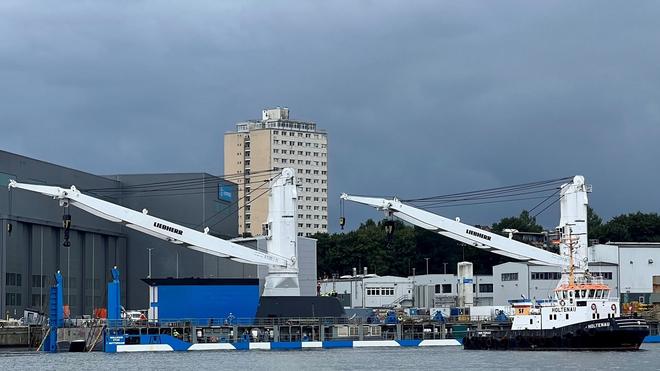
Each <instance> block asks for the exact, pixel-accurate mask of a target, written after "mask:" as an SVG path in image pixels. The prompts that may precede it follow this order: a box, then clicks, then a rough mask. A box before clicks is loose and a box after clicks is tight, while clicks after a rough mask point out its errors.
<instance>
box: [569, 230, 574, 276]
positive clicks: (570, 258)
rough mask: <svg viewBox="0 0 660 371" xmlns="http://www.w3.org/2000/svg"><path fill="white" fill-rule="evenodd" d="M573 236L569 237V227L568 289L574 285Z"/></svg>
mask: <svg viewBox="0 0 660 371" xmlns="http://www.w3.org/2000/svg"><path fill="white" fill-rule="evenodd" d="M573 249H574V245H573V236H572V235H571V227H570V226H569V227H568V257H569V261H568V287H573V286H574V285H575V264H574V261H573V259H574V258H573Z"/></svg>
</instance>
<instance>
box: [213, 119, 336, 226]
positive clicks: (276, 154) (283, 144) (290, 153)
mask: <svg viewBox="0 0 660 371" xmlns="http://www.w3.org/2000/svg"><path fill="white" fill-rule="evenodd" d="M286 167H290V168H293V169H295V170H296V177H297V179H298V182H299V184H300V187H299V188H298V226H297V227H298V235H299V236H311V235H312V234H314V233H317V232H327V231H328V137H327V134H326V132H325V131H324V130H321V129H318V128H317V126H316V124H315V123H313V122H307V121H298V120H291V119H290V118H289V109H288V108H279V107H278V108H275V109H265V110H263V111H262V117H261V120H248V121H245V122H239V123H237V124H236V131H234V132H228V133H225V135H224V172H225V173H226V174H243V175H244V176H243V177H242V178H237V179H236V180H235V181H236V183H238V187H239V188H238V198H239V199H240V200H241V201H240V202H241V204H240V205H239V207H240V212H239V215H238V232H239V234H241V235H245V234H249V235H251V236H258V235H263V234H264V233H263V224H264V223H265V222H266V217H267V215H268V199H267V198H266V197H259V196H260V195H261V194H262V193H263V191H265V192H267V191H268V190H267V189H264V187H263V184H264V181H265V180H267V179H268V177H269V176H272V173H269V172H268V171H269V170H279V169H282V168H286ZM248 203H249V205H248Z"/></svg>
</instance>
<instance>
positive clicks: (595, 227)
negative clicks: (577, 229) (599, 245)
mask: <svg viewBox="0 0 660 371" xmlns="http://www.w3.org/2000/svg"><path fill="white" fill-rule="evenodd" d="M587 234H588V236H589V239H598V240H600V239H601V238H602V234H603V219H602V218H601V217H600V216H598V214H596V212H595V211H594V209H592V208H591V206H589V205H587Z"/></svg>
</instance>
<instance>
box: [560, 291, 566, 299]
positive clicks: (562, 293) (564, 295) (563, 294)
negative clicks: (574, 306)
mask: <svg viewBox="0 0 660 371" xmlns="http://www.w3.org/2000/svg"><path fill="white" fill-rule="evenodd" d="M561 295H562V296H563V297H564V299H566V291H562V292H561Z"/></svg>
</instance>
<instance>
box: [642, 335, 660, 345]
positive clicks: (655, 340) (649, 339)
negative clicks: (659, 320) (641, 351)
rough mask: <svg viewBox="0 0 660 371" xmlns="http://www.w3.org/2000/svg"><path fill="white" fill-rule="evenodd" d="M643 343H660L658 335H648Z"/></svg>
mask: <svg viewBox="0 0 660 371" xmlns="http://www.w3.org/2000/svg"><path fill="white" fill-rule="evenodd" d="M643 342H644V343H660V335H649V336H647V337H645V338H644V341H643Z"/></svg>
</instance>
